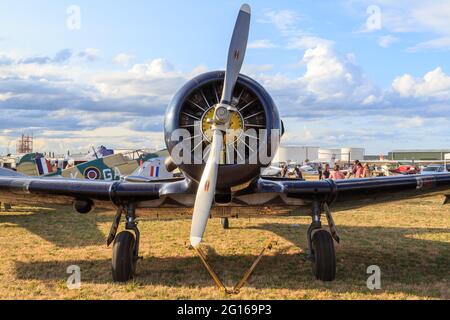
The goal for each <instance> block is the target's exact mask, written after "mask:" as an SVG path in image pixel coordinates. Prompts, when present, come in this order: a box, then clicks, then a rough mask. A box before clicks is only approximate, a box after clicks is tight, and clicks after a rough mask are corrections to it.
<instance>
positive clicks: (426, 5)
mask: <svg viewBox="0 0 450 320" xmlns="http://www.w3.org/2000/svg"><path fill="white" fill-rule="evenodd" d="M351 3H352V4H355V3H360V4H361V5H362V6H364V7H367V6H369V5H376V6H379V7H380V9H381V26H382V29H384V30H388V31H390V32H393V33H405V32H420V33H425V32H428V33H431V34H432V36H433V35H434V37H435V38H433V39H430V40H428V41H425V42H422V43H419V44H417V45H416V46H413V47H412V48H409V49H408V51H410V52H414V51H417V50H427V49H433V50H435V49H442V48H450V43H449V42H448V40H446V39H448V38H450V19H449V17H450V2H449V1H448V0H434V1H421V0H397V1H389V0H352V1H351Z"/></svg>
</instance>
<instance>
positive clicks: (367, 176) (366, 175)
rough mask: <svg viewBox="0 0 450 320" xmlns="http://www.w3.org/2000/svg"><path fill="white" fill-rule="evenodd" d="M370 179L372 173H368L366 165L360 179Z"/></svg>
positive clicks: (367, 165)
mask: <svg viewBox="0 0 450 320" xmlns="http://www.w3.org/2000/svg"><path fill="white" fill-rule="evenodd" d="M370 177H372V172H371V171H370V167H369V164H368V163H366V164H365V165H364V168H363V173H362V178H370Z"/></svg>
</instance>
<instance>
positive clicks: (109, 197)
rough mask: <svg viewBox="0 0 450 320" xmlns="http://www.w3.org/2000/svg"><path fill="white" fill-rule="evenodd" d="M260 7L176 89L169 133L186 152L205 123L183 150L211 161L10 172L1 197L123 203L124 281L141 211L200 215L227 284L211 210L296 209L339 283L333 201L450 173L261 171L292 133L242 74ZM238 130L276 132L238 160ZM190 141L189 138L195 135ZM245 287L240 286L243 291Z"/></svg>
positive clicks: (172, 147)
mask: <svg viewBox="0 0 450 320" xmlns="http://www.w3.org/2000/svg"><path fill="white" fill-rule="evenodd" d="M250 15H251V13H250V7H249V6H248V5H243V6H242V7H241V10H240V12H239V16H238V18H237V22H236V26H235V30H234V33H233V37H232V40H231V45H230V49H229V53H228V62H227V67H226V72H223V71H216V72H208V73H205V74H202V75H200V76H198V77H196V78H194V79H193V80H191V81H189V82H188V83H187V84H186V85H185V86H184V87H183V88H181V89H180V90H179V91H178V92H177V93H176V94H175V96H174V98H173V100H172V102H171V103H170V105H169V107H168V109H167V113H166V119H165V140H166V145H167V148H168V151H169V152H170V154H171V156H172V158H174V157H175V155H176V154H177V151H176V150H177V147H178V145H179V143H180V141H179V140H174V139H173V138H172V136H173V133H174V132H176V131H177V130H179V129H185V130H188V131H189V132H192V134H193V136H194V133H195V130H196V129H201V134H200V135H199V137H200V139H201V141H200V142H199V143H198V146H194V149H192V150H191V149H190V148H189V150H188V151H189V152H186V153H183V156H185V157H187V158H188V160H192V159H194V160H198V158H197V157H196V152H195V151H196V149H197V148H200V147H202V146H203V147H204V148H205V149H207V150H209V152H206V157H204V159H205V160H206V161H203V163H202V161H200V164H196V161H194V163H192V162H189V161H188V162H181V163H178V162H177V161H175V160H174V159H172V160H173V161H168V162H167V168H168V171H172V170H174V169H175V168H177V167H178V169H179V170H180V171H181V172H182V173H183V175H184V177H183V178H180V179H177V180H175V181H169V182H146V181H141V182H132V181H126V180H125V181H123V180H121V181H83V180H72V179H67V178H60V179H39V178H32V177H25V176H20V177H17V176H4V177H0V200H2V199H5V200H8V201H9V202H13V203H28V204H32V205H33V204H34V205H36V204H40V203H44V204H46V203H53V204H54V203H60V204H72V203H73V204H74V209H75V210H76V211H77V212H79V213H82V214H86V213H89V212H90V211H91V210H92V208H93V207H94V203H95V204H101V205H108V204H109V205H111V206H112V207H115V208H117V214H116V217H115V219H114V221H113V223H112V226H111V230H110V234H109V237H108V240H107V242H108V244H111V243H113V242H114V245H113V256H112V276H113V279H114V280H115V281H128V280H130V279H131V278H133V276H134V274H135V269H136V263H137V261H138V257H139V255H138V252H139V243H140V239H141V237H140V232H139V229H138V226H137V223H136V219H137V217H138V215H145V214H149V215H155V216H159V217H161V216H167V217H170V216H172V215H173V216H175V217H178V216H179V214H180V213H184V214H192V215H193V216H192V227H191V235H190V241H191V245H192V247H193V248H194V249H195V250H196V251H197V253H198V254H199V257H200V258H201V260H202V262H203V263H204V265H205V267H206V269H207V271H208V272H209V273H210V275H211V276H212V278H213V279H214V281H215V282H216V284H217V285H218V286H219V287H220V288H221V289H222V290H225V291H226V289H225V286H224V285H223V283H222V282H221V281H220V279H219V278H218V277H217V275H216V274H215V273H214V270H213V269H212V268H211V266H210V265H209V264H208V262H207V259H206V257H205V255H204V254H203V252H202V250H201V249H200V244H201V242H202V239H203V235H204V232H205V229H206V226H207V222H208V220H209V219H210V218H211V217H221V218H222V217H236V216H239V217H245V216H263V215H264V214H270V215H273V214H274V213H275V214H276V212H279V213H280V214H282V213H286V211H287V210H286V209H292V211H293V212H295V213H296V214H303V215H308V216H310V217H311V220H312V221H311V225H310V227H309V229H308V232H307V243H308V252H309V259H310V260H311V262H312V266H313V271H314V274H315V276H316V278H317V279H319V280H322V281H332V280H334V279H335V275H336V256H335V248H334V242H333V239H334V240H335V241H337V242H339V240H340V239H339V236H338V233H337V228H336V225H335V223H334V220H333V216H332V213H331V210H330V208H332V207H334V208H335V209H336V210H348V209H352V208H355V207H360V206H363V205H367V204H369V203H371V202H372V203H373V202H377V203H380V202H383V201H393V200H398V199H410V198H411V197H414V196H423V195H424V194H436V193H441V194H444V195H447V194H450V174H435V175H429V176H415V175H411V176H396V177H386V178H373V179H358V180H340V181H332V180H323V181H301V180H290V179H279V178H267V177H261V169H262V168H265V167H268V166H269V165H270V161H269V163H266V161H262V160H261V158H258V161H257V162H256V163H252V162H251V161H250V160H251V157H253V156H254V155H257V154H258V153H259V152H260V151H261V150H263V149H265V150H271V149H274V150H272V151H275V150H276V149H277V143H278V142H279V138H277V139H278V141H277V139H272V138H273V136H272V135H271V132H275V131H279V132H281V133H283V131H284V129H283V125H282V121H281V119H280V116H279V113H278V109H277V108H276V106H275V103H274V101H273V100H272V98H271V97H270V95H269V94H268V92H267V91H266V90H265V89H264V88H263V87H262V86H261V85H260V84H258V83H257V82H256V81H255V80H253V79H251V78H249V77H246V76H244V75H240V70H241V67H242V64H243V61H244V56H245V51H246V46H247V40H248V34H249V28H250ZM220 93H221V95H220ZM298 108H301V106H298ZM230 128H232V129H235V130H236V129H242V130H244V132H245V130H246V129H248V128H258V129H266V131H265V132H266V134H262V133H261V131H259V132H260V133H257V134H256V135H255V136H253V138H254V139H256V140H258V141H259V143H258V145H257V147H256V148H255V149H254V148H253V147H252V146H251V145H250V144H249V145H248V146H247V147H246V149H245V150H244V152H239V149H236V150H235V151H234V155H235V154H237V155H238V157H239V155H240V157H241V158H245V159H244V160H249V161H245V162H239V161H228V159H227V156H226V155H227V153H226V152H227V151H228V149H225V147H229V146H231V147H232V148H231V150H233V148H234V147H235V145H236V143H237V140H234V139H233V138H232V137H231V138H230V136H229V135H228V129H230ZM244 137H246V136H245V135H241V136H240V137H239V139H246V138H244ZM188 139H189V138H187V139H183V140H182V141H183V142H188ZM239 139H238V140H239ZM272 153H273V155H274V154H275V152H272ZM202 156H203V154H201V156H200V160H202ZM269 160H271V159H269ZM85 173H86V172H83V173H82V175H83V176H84V175H85ZM123 215H125V216H126V220H125V228H126V231H124V232H121V233H119V234H116V233H117V230H118V226H119V223H120V221H121V218H122V216H123ZM322 216H325V217H326V219H327V222H328V226H329V229H330V231H331V232H329V231H328V230H326V229H325V228H324V227H323V224H322ZM214 236H215V237H220V235H217V234H215V235H214ZM245 280H246V279H245V278H244V280H243V281H241V282H240V285H242V284H243V283H244V282H245ZM240 285H238V286H236V287H235V290H233V292H237V291H238V289H239V287H240ZM227 292H228V291H227Z"/></svg>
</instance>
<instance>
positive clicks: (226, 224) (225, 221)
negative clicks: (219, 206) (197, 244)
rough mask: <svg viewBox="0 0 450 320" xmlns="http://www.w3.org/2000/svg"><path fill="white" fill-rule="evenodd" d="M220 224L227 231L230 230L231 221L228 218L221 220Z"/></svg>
mask: <svg viewBox="0 0 450 320" xmlns="http://www.w3.org/2000/svg"><path fill="white" fill-rule="evenodd" d="M220 223H221V224H222V228H224V229H225V230H228V229H230V221H229V219H228V218H221V219H220Z"/></svg>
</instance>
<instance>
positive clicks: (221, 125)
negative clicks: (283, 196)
mask: <svg viewBox="0 0 450 320" xmlns="http://www.w3.org/2000/svg"><path fill="white" fill-rule="evenodd" d="M250 18H251V9H250V6H249V5H248V4H244V5H242V7H241V10H240V11H239V15H238V17H237V20H236V25H235V27H234V32H233V36H232V38H231V43H230V49H229V51H228V61H227V69H226V72H225V80H224V85H223V92H222V98H221V100H220V101H221V102H220V103H219V104H217V105H216V106H215V110H214V118H213V119H209V121H210V122H211V124H212V133H213V138H212V141H211V151H210V153H209V157H208V160H207V162H206V166H205V169H204V171H203V175H202V178H201V180H200V184H199V187H198V191H197V195H196V198H195V206H194V215H193V217H192V226H191V237H190V240H191V245H192V246H193V247H194V248H196V247H198V246H199V245H200V243H201V242H202V238H203V234H204V233H205V229H206V224H207V223H208V219H209V215H210V211H211V207H212V204H213V201H214V196H215V194H216V185H217V176H218V173H219V163H220V154H221V152H222V147H223V139H224V133H225V132H226V130H227V129H228V128H229V121H230V111H233V110H234V108H233V107H232V106H231V99H232V94H233V90H234V86H235V85H236V81H237V79H238V77H239V73H240V71H241V68H242V64H243V62H244V57H245V51H246V49H247V42H248V35H249V31H250Z"/></svg>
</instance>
